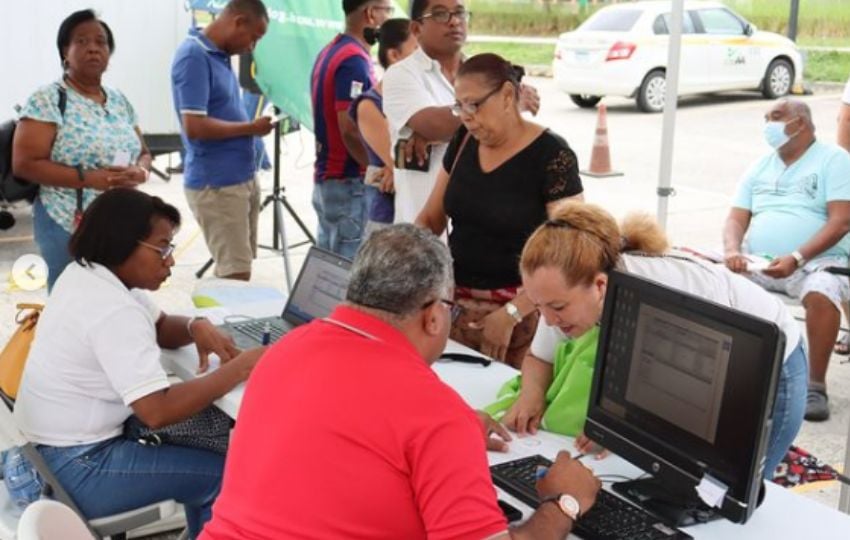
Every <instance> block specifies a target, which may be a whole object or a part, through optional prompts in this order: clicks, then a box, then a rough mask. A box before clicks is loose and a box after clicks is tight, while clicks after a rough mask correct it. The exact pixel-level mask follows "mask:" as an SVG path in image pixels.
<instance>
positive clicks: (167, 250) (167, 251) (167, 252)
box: [138, 240, 177, 261]
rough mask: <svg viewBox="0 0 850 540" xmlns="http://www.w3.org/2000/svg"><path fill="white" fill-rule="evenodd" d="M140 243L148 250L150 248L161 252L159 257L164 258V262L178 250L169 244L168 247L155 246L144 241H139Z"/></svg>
mask: <svg viewBox="0 0 850 540" xmlns="http://www.w3.org/2000/svg"><path fill="white" fill-rule="evenodd" d="M138 242H139V244H141V245H143V246H145V247H146V248H150V249H153V250H155V251H157V252H159V256H160V257H162V260H163V261H164V260H165V259H167V258H169V257H171V256H172V255H174V250H175V249H177V246H175V245H174V244H168V245H167V246H155V245H153V244H149V243H147V242H145V241H142V240H139V241H138Z"/></svg>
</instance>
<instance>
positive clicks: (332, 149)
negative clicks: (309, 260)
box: [310, 0, 393, 258]
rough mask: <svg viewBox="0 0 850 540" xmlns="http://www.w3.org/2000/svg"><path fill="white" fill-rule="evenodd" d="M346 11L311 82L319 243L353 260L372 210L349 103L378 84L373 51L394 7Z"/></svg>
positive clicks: (356, 3)
mask: <svg viewBox="0 0 850 540" xmlns="http://www.w3.org/2000/svg"><path fill="white" fill-rule="evenodd" d="M342 9H343V11H344V12H345V33H343V34H339V35H337V36H336V37H335V38H334V39H333V41H331V42H330V43H329V44H328V45H327V46H326V47H325V48H324V49H322V51H321V52H320V53H319V55H318V57H317V58H316V62H315V64H314V65H313V73H312V77H311V83H310V94H311V97H312V101H313V125H314V128H315V135H316V162H315V172H314V180H315V183H316V184H315V187H314V188H313V208H314V209H315V210H316V214H317V216H318V218H319V230H318V234H317V236H318V238H317V241H318V244H319V247H322V248H325V249H328V250H330V251H333V252H335V253H339V254H340V255H343V256H345V257H349V258H353V257H354V254H355V252H356V251H357V248H358V247H359V246H360V240H361V238H362V235H363V228H364V227H365V225H366V217H367V214H368V212H367V203H366V188H365V186H364V185H363V171H364V170H365V168H366V165H367V163H368V159H367V157H366V150H365V149H364V148H363V144H362V142H361V140H360V135H359V134H358V132H357V127H356V126H355V125H354V122H352V121H351V118H349V116H348V106H349V105H350V104H351V101H352V100H353V99H354V98H356V97H357V96H358V95H360V94H361V93H363V92H365V91H366V90H368V89H369V88H371V87H372V85H373V84H374V82H375V77H374V74H373V72H372V59H371V57H370V56H369V49H370V47H371V46H372V45H374V44H375V42H376V41H377V33H376V32H375V29H376V28H378V27H379V26H380V25H381V24H382V23H383V22H384V21H385V20H386V19H387V18H389V17H390V15H392V12H393V6H392V4H391V3H390V1H389V0H343V2H342Z"/></svg>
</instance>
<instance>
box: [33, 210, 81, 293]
mask: <svg viewBox="0 0 850 540" xmlns="http://www.w3.org/2000/svg"><path fill="white" fill-rule="evenodd" d="M32 227H33V232H34V233H35V242H36V244H38V249H39V251H41V256H42V258H43V259H44V262H46V263H47V292H50V291H51V290H52V289H53V284H54V283H56V279H57V278H58V277H59V274H61V273H62V271H63V270H65V267H66V266H68V265H69V264H70V263H71V261H72V260H73V259H71V253H70V252H69V251H68V240H70V239H71V233H69V232H68V231H66V230H65V229H63V228H62V226H61V225H59V224H58V223H56V222H55V221H53V218H52V217H50V215H49V214H48V213H47V209H45V208H44V205H43V204H42V202H41V197H36V198H35V202H33V205H32Z"/></svg>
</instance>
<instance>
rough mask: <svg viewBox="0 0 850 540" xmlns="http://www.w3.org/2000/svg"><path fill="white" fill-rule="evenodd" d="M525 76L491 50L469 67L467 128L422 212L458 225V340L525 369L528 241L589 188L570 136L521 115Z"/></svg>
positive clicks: (454, 240) (531, 326)
mask: <svg viewBox="0 0 850 540" xmlns="http://www.w3.org/2000/svg"><path fill="white" fill-rule="evenodd" d="M522 75H523V73H522V68H519V67H516V66H513V65H512V64H511V63H510V62H508V61H507V60H505V59H503V58H501V57H500V56H498V55H495V54H489V53H485V54H479V55H476V56H473V57H472V58H470V59H468V60H466V61H465V62H464V63H463V64H462V65H461V66H460V68H459V70H458V73H457V78H456V79H455V99H456V101H455V104H454V107H453V112H454V113H455V114H456V115H457V116H459V117H460V120H461V122H462V126H461V128H460V129H459V130H458V132H457V133H456V134H455V136H454V138H453V140H452V141H451V143H450V144H449V147H448V150H447V151H446V155H445V157H444V159H443V167H442V170H441V171H440V172H439V174H438V176H437V182H436V184H435V186H434V189H433V191H432V192H431V195H430V196H429V198H428V201H427V202H426V204H425V207H424V208H423V209H422V211H421V212H420V214H419V216H418V217H417V219H416V223H417V224H418V225H421V226H424V227H427V228H429V229H431V230H432V231H433V232H434V233H435V234H442V233H443V232H444V231H446V229H448V236H449V247H450V248H451V252H452V257H453V258H454V272H455V281H456V283H457V288H456V290H455V300H456V302H457V303H458V304H459V305H460V306H461V308H462V309H463V313H462V315H461V316H460V317H459V318H458V320H457V322H456V323H455V324H454V325H453V327H452V334H451V337H452V339H455V340H457V341H460V342H461V343H464V344H466V345H468V346H470V347H473V348H476V349H478V350H480V351H481V352H482V353H484V354H486V355H487V356H490V357H492V358H496V359H498V360H503V361H506V362H508V363H510V364H511V365H513V366H515V367H519V366H520V365H521V363H522V361H523V358H524V356H525V353H526V350H527V349H528V346H529V344H530V343H531V338H532V336H533V335H534V330H535V328H536V327H537V312H536V310H535V309H534V305H533V304H532V303H531V302H530V301H529V300H528V298H527V297H526V295H525V293H524V292H523V291H522V288H521V287H520V276H519V270H518V268H517V261H518V260H519V255H520V252H521V251H522V246H523V245H524V244H525V241H526V239H527V238H528V236H529V235H530V234H531V233H532V232H533V231H534V229H535V228H536V227H537V226H538V225H540V224H541V223H543V222H544V221H545V220H546V218H547V216H549V215H550V214H551V213H552V212H553V211H554V209H555V208H556V206H557V205H558V204H559V203H561V202H562V201H565V200H568V199H581V198H582V192H583V188H582V184H581V179H580V178H579V175H578V164H577V160H576V156H575V153H573V151H572V150H571V149H570V147H569V146H568V145H567V143H566V142H565V141H564V139H562V138H561V137H560V136H558V135H556V134H555V133H553V132H552V131H550V130H549V129H547V128H545V127H543V126H541V125H539V124H535V123H534V122H530V121H528V120H526V119H525V118H523V117H522V115H521V114H520V107H519V95H520V94H519V92H520V81H521V78H522Z"/></svg>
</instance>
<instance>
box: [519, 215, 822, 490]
mask: <svg viewBox="0 0 850 540" xmlns="http://www.w3.org/2000/svg"><path fill="white" fill-rule="evenodd" d="M612 269H617V270H619V271H623V272H628V273H631V274H634V275H637V276H639V277H643V278H646V279H651V280H654V281H657V282H659V283H662V284H664V285H665V286H667V287H671V288H673V289H677V290H680V291H683V292H687V293H690V294H693V295H695V296H698V297H700V298H704V299H706V300H709V301H712V302H715V303H717V304H720V305H723V306H727V307H731V308H734V309H737V310H740V311H743V312H745V313H749V314H751V315H755V316H757V317H761V318H763V319H766V320H768V321H772V322H774V323H775V324H776V325H777V326H779V327H780V328H781V329H782V331H783V332H784V333H785V336H786V347H785V354H784V356H783V358H784V363H783V367H782V371H781V374H780V379H779V388H778V391H777V394H776V401H775V404H774V411H773V419H774V421H773V427H772V429H771V433H770V440H769V443H768V449H767V455H766V459H765V473H764V475H765V477H766V478H768V479H769V478H772V477H773V472H774V471H775V469H776V466H777V465H778V464H779V462H780V461H781V460H782V458H783V457H784V455H785V453H786V452H787V450H788V447H789V446H790V445H791V443H792V442H793V441H794V438H795V437H796V436H797V432H798V431H799V429H800V426H801V425H802V422H803V412H804V409H805V401H806V373H807V370H808V367H807V361H806V355H805V352H804V350H803V347H802V341H801V335H800V329H799V327H798V326H797V323H796V322H795V321H794V319H793V317H791V315H790V314H789V313H788V310H787V309H786V308H785V305H784V304H783V303H782V302H781V301H780V300H779V299H778V298H776V297H775V296H773V295H771V294H769V293H768V292H766V291H765V290H764V289H762V288H761V287H759V286H758V285H756V284H754V283H752V282H751V281H749V280H747V279H746V278H744V277H742V276H739V275H737V274H734V273H732V272H730V271H728V270H727V269H726V268H725V267H723V266H722V265H714V264H710V263H708V262H704V261H700V260H697V259H694V258H691V257H689V256H687V255H685V254H683V253H679V252H676V251H668V250H667V240H666V238H665V236H664V233H663V232H662V231H661V229H660V228H659V227H658V225H657V224H656V223H655V222H654V221H653V220H652V218H650V217H649V216H645V215H632V216H629V217H627V218H626V219H625V220H624V221H623V224H622V227H619V226H618V225H617V222H616V221H615V220H614V218H613V217H612V216H611V215H610V214H609V213H608V212H606V211H605V210H604V209H602V208H600V207H598V206H595V205H591V204H583V203H572V202H571V203H565V204H564V205H562V206H561V207H559V208H558V209H557V211H556V212H555V213H554V215H553V216H552V218H551V219H550V220H548V221H546V222H545V223H544V224H543V225H541V226H540V227H539V228H538V229H537V230H536V231H535V232H534V234H532V235H531V237H530V238H529V240H528V242H527V243H526V244H525V247H524V248H523V251H522V257H521V260H520V271H521V274H522V282H523V287H524V289H525V291H526V294H527V295H528V298H529V299H530V300H531V301H532V302H533V303H534V305H535V306H536V308H537V309H538V310H539V311H540V314H541V316H542V317H543V319H544V320H545V323H546V324H545V325H540V326H539V327H538V330H537V333H536V335H535V337H534V341H533V342H532V345H531V349H530V354H529V355H528V356H527V357H526V359H525V361H524V363H523V368H522V375H523V376H522V387H521V391H520V395H519V398H518V400H517V401H516V403H515V404H514V405H513V407H512V408H511V409H510V411H508V413H507V414H506V415H505V418H504V423H505V424H506V425H507V426H508V427H509V428H511V429H513V430H515V431H517V432H519V433H525V432H528V431H530V432H534V431H536V429H537V426H538V425H540V422H541V418H542V417H543V416H544V415H545V410H546V407H547V403H546V400H545V393H546V390H547V388H548V387H549V385H550V383H551V381H552V375H553V374H552V364H551V363H550V362H551V359H552V358H553V355H554V352H555V350H556V348H557V346H558V345H559V343H560V342H562V341H563V340H565V339H575V338H580V337H581V336H583V335H584V334H586V333H587V332H589V331H592V330H594V329H595V328H596V326H597V324H598V322H599V319H600V317H601V315H602V307H603V304H604V301H605V292H606V286H607V283H608V272H609V271H611V270H612ZM586 406H587V404H586V403H585V404H584V411H585V413H586ZM582 421H583V419H582ZM578 444H579V446H580V447H587V445H588V441H587V440H586V439H585V438H584V437H579V441H578Z"/></svg>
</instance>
